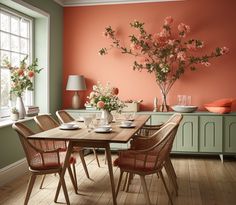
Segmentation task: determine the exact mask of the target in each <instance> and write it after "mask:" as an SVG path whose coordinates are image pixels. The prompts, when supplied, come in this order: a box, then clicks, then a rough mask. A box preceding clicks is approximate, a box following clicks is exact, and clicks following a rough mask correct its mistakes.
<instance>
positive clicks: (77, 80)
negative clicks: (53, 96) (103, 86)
mask: <svg viewBox="0 0 236 205" xmlns="http://www.w3.org/2000/svg"><path fill="white" fill-rule="evenodd" d="M66 90H70V91H75V93H74V95H73V97H72V108H73V109H78V108H80V104H81V100H80V97H79V95H78V91H79V90H86V84H85V79H84V76H82V75H69V77H68V80H67V85H66Z"/></svg>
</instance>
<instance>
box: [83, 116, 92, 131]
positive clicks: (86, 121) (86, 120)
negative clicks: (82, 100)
mask: <svg viewBox="0 0 236 205" xmlns="http://www.w3.org/2000/svg"><path fill="white" fill-rule="evenodd" d="M92 120H93V118H92V116H84V124H85V126H86V128H87V129H89V125H90V124H91V122H92Z"/></svg>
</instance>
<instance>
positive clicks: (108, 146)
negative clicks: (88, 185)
mask: <svg viewBox="0 0 236 205" xmlns="http://www.w3.org/2000/svg"><path fill="white" fill-rule="evenodd" d="M106 157H107V166H108V170H109V175H110V181H111V191H112V198H113V204H114V205H117V202H116V192H115V182H114V175H113V168H112V160H111V150H110V145H109V144H108V145H107V146H106Z"/></svg>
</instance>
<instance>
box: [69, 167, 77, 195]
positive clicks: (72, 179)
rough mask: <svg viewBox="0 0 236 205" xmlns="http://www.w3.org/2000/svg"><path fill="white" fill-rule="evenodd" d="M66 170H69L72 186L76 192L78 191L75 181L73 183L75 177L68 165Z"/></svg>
mask: <svg viewBox="0 0 236 205" xmlns="http://www.w3.org/2000/svg"><path fill="white" fill-rule="evenodd" d="M68 172H69V175H70V179H71V182H72V184H73V186H74V190H75V193H76V194H77V193H78V187H77V183H75V179H74V176H73V173H72V170H71V167H70V166H69V167H68Z"/></svg>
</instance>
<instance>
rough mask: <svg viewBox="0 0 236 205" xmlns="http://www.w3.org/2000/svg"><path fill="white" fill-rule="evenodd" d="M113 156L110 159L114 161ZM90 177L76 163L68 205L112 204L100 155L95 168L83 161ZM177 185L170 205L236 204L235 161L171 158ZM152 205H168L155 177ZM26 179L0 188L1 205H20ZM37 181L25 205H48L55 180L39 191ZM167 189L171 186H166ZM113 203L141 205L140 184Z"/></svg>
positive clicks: (50, 179)
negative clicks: (75, 187) (76, 190)
mask: <svg viewBox="0 0 236 205" xmlns="http://www.w3.org/2000/svg"><path fill="white" fill-rule="evenodd" d="M115 157H116V155H115V154H114V155H113V158H115ZM85 159H86V163H87V166H88V170H89V174H90V177H91V180H90V179H87V178H86V176H85V173H84V170H83V168H82V166H81V163H80V161H79V160H78V161H79V162H78V165H77V176H78V185H79V195H76V194H75V193H74V191H73V188H72V185H71V182H70V180H69V177H68V175H66V183H67V188H68V192H69V197H70V201H71V204H72V205H77V204H78V205H82V204H83V205H93V204H97V205H108V204H109V205H110V204H112V198H111V191H110V181H109V175H108V169H107V166H106V165H105V164H104V155H103V154H100V155H99V159H100V163H101V167H100V168H99V167H98V166H97V164H96V161H95V160H94V158H93V155H87V156H86V157H85ZM172 162H173V164H174V167H175V170H176V173H177V176H178V184H179V195H178V197H176V196H175V195H174V192H173V189H171V190H172V197H173V202H174V205H235V204H236V158H228V159H226V160H225V162H224V163H223V164H222V163H221V161H220V160H219V158H218V157H217V156H215V157H201V156H198V157H193V156H191V157H190V156H177V157H173V158H172ZM113 170H114V175H115V181H116V182H117V180H118V176H119V169H117V168H114V169H113ZM146 181H147V184H148V187H149V193H150V198H151V202H152V204H159V205H167V204H169V202H168V198H167V195H166V193H165V190H164V188H163V185H162V183H161V180H159V179H158V178H157V176H156V175H150V176H148V177H146ZM27 182H28V175H27V174H26V175H25V176H22V177H20V178H18V179H17V180H14V182H12V183H10V184H7V185H5V186H3V187H0V204H1V205H21V204H23V201H24V196H25V190H26V187H27ZM39 183H40V178H39V179H37V180H36V184H35V186H34V189H33V192H32V194H31V198H30V201H29V205H52V204H56V203H54V202H53V199H54V194H55V191H56V186H57V183H58V176H54V175H51V176H47V178H46V180H45V183H44V188H43V189H41V190H40V189H39ZM169 186H171V185H170V184H169ZM117 202H118V204H119V205H144V204H145V199H144V196H143V193H142V189H141V185H140V180H139V177H138V176H135V177H134V179H133V181H132V184H131V186H130V190H129V192H128V193H126V192H123V191H120V192H119V195H118V198H117ZM59 203H60V204H65V199H64V195H63V192H62V191H61V193H60V196H59Z"/></svg>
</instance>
